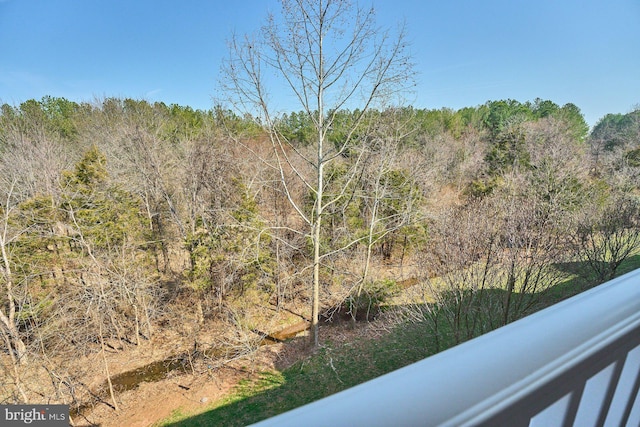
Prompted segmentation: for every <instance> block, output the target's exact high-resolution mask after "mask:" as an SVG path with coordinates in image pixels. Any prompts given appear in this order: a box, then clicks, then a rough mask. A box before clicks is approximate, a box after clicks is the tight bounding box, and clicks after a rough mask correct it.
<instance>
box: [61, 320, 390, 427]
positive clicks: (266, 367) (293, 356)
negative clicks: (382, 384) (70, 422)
mask: <svg viewBox="0 0 640 427" xmlns="http://www.w3.org/2000/svg"><path fill="white" fill-rule="evenodd" d="M376 334H379V330H378V329H377V328H375V327H372V324H370V323H366V322H359V323H357V324H352V323H346V322H344V323H342V324H339V325H335V326H323V327H322V328H321V337H322V345H326V343H338V342H339V343H346V342H349V341H356V337H358V338H366V337H367V336H373V335H376ZM307 339H308V337H307V336H299V337H298V338H295V339H292V340H289V341H286V342H280V343H275V344H271V345H264V346H261V347H260V348H259V349H258V350H257V351H256V352H255V353H253V354H249V355H246V356H244V357H241V358H238V359H236V360H233V361H231V362H229V363H227V364H225V365H223V366H221V367H218V368H215V369H207V368H206V366H202V362H199V363H198V366H197V367H196V369H195V370H193V371H191V372H186V373H185V372H174V373H171V374H169V375H168V376H167V377H166V378H164V379H161V380H159V381H153V382H142V383H141V384H140V385H139V386H138V387H136V388H135V389H132V390H128V391H125V392H121V393H118V395H117V401H118V405H119V411H115V410H114V409H113V408H112V407H111V406H109V405H108V404H106V403H109V402H110V401H109V399H108V398H106V399H105V403H102V404H98V405H96V406H95V407H94V408H93V409H92V410H90V411H86V412H85V413H84V414H83V415H77V416H76V417H75V418H74V423H75V425H76V426H97V425H99V426H102V427H119V426H131V427H143V426H150V425H154V424H156V423H158V422H160V421H161V420H165V419H167V418H170V417H174V418H175V417H177V418H181V415H182V414H197V413H201V412H203V411H205V410H207V409H208V408H209V407H210V406H211V404H212V403H213V402H216V401H219V400H220V399H223V398H224V397H225V396H227V395H229V393H230V392H231V391H232V390H233V389H234V388H235V387H237V386H238V384H240V383H241V382H243V381H252V380H253V379H256V378H258V377H259V376H260V374H261V373H263V372H265V371H276V370H277V371H280V370H283V369H286V368H288V367H290V366H291V365H293V364H294V363H296V362H299V361H301V360H303V359H305V358H307V357H309V356H310V355H311V354H312V350H311V349H310V347H309V346H308V345H307ZM130 357H131V354H125V353H123V354H122V358H123V359H125V358H130ZM110 363H111V364H113V365H114V366H115V365H117V364H118V362H117V360H116V359H111V361H110ZM122 363H123V364H124V363H125V360H123V361H122ZM115 374H117V372H114V375H115Z"/></svg>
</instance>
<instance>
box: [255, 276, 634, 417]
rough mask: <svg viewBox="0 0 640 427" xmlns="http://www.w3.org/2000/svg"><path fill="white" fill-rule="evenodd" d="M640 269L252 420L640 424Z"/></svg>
mask: <svg viewBox="0 0 640 427" xmlns="http://www.w3.org/2000/svg"><path fill="white" fill-rule="evenodd" d="M639 388H640V270H637V271H634V272H631V273H628V274H626V275H624V276H621V277H619V278H617V279H614V280H612V281H610V282H607V283H605V284H603V285H600V286H598V287H596V288H594V289H591V290H589V291H587V292H584V293H582V294H580V295H577V296H575V297H573V298H570V299H568V300H566V301H563V302H561V303H559V304H556V305H554V306H552V307H549V308H547V309H545V310H542V311H539V312H537V313H535V314H533V315H531V316H528V317H526V318H524V319H521V320H518V321H516V322H513V323H511V324H509V325H507V326H505V327H502V328H500V329H497V330H495V331H493V332H490V333H488V334H485V335H483V336H481V337H478V338H476V339H473V340H471V341H468V342H466V343H463V344H461V345H458V346H456V347H454V348H451V349H449V350H447V351H444V352H442V353H439V354H436V355H434V356H432V357H429V358H427V359H424V360H422V361H420V362H417V363H414V364H412V365H409V366H406V367H404V368H402V369H399V370H397V371H394V372H391V373H389V374H386V375H383V376H381V377H379V378H376V379H374V380H371V381H368V382H366V383H363V384H360V385H358V386H356V387H353V388H351V389H348V390H345V391H343V392H340V393H337V394H334V395H332V396H329V397H327V398H324V399H322V400H319V401H317V402H314V403H310V404H308V405H306V406H303V407H300V408H297V409H294V410H292V411H290V412H287V413H284V414H282V415H279V416H277V417H274V418H271V419H268V420H265V421H262V422H261V423H258V424H256V426H261V427H266V426H305V427H309V426H392V425H393V426H455V427H458V426H544V427H549V426H577V427H588V426H616V427H617V426H636V427H637V426H639V425H640V396H639V395H638V389H639Z"/></svg>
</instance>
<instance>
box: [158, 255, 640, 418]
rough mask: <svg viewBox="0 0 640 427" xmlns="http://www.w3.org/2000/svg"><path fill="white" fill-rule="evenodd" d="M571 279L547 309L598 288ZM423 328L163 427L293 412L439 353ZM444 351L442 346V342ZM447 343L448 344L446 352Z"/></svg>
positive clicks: (346, 351) (303, 366)
mask: <svg viewBox="0 0 640 427" xmlns="http://www.w3.org/2000/svg"><path fill="white" fill-rule="evenodd" d="M639 267H640V255H636V256H633V257H631V258H629V259H628V260H627V261H626V262H625V263H624V264H623V265H622V266H621V267H620V269H619V271H618V273H619V274H624V273H626V272H629V271H632V270H634V269H636V268H639ZM558 268H561V269H563V271H565V272H566V273H567V279H566V280H565V281H563V282H562V283H560V284H559V285H557V286H555V287H554V288H552V289H549V290H547V291H546V292H545V293H544V294H543V295H541V297H542V298H541V299H542V302H543V305H544V306H548V305H551V304H554V303H556V302H558V301H560V300H562V299H565V298H568V297H571V296H573V295H575V294H578V293H580V292H582V291H584V290H586V289H589V288H590V287H593V286H594V284H595V282H594V280H593V276H592V275H591V273H590V271H589V270H588V269H587V268H586V267H585V266H584V265H582V264H580V263H571V264H566V265H560V266H558ZM429 330H430V328H429V327H427V326H426V325H425V324H424V323H407V324H401V325H398V326H397V327H396V328H395V329H393V330H391V331H390V332H389V333H387V334H385V335H383V336H381V337H378V338H375V339H362V340H358V341H355V342H350V343H347V344H341V345H339V346H338V345H335V346H334V345H333V344H332V343H331V342H327V343H325V344H324V345H323V346H322V347H321V348H320V349H319V351H318V352H317V353H316V354H315V355H313V356H312V357H309V358H307V359H306V360H304V361H301V362H298V363H296V364H294V365H293V366H291V367H289V368H287V369H285V370H283V371H282V372H278V371H267V372H262V373H260V375H259V376H258V378H257V379H254V380H247V381H244V382H242V383H240V384H239V385H238V386H237V387H236V389H235V390H234V392H233V393H232V394H231V395H230V396H228V397H226V398H225V399H222V400H220V401H218V402H215V403H214V404H213V405H212V406H210V407H209V408H208V409H207V410H206V412H202V413H200V414H180V413H176V414H174V416H173V417H171V418H170V419H167V420H165V421H163V422H162V423H161V424H159V425H162V426H244V425H247V424H251V423H255V422H257V421H260V420H262V419H265V418H268V417H271V416H274V415H277V414H279V413H282V412H285V411H288V410H290V409H293V408H296V407H298V406H301V405H304V404H306V403H309V402H312V401H314V400H318V399H320V398H322V397H325V396H328V395H331V394H334V393H336V392H339V391H341V390H344V389H346V388H349V387H352V386H354V385H357V384H360V383H362V382H365V381H367V380H370V379H372V378H375V377H378V376H380V375H383V374H385V373H387V372H390V371H393V370H395V369H398V368H401V367H403V366H406V365H408V364H411V363H413V362H416V361H418V360H421V359H423V358H425V357H428V356H430V355H432V354H433V353H434V352H435V348H436V344H435V340H434V339H433V337H432V336H430V334H429ZM440 345H441V346H442V345H443V342H442V341H441V342H440ZM446 346H447V343H444V347H446Z"/></svg>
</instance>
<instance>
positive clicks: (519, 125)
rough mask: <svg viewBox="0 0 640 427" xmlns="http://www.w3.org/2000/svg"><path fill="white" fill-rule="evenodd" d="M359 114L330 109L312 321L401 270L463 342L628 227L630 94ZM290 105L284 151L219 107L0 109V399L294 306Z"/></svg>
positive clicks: (370, 299)
mask: <svg viewBox="0 0 640 427" xmlns="http://www.w3.org/2000/svg"><path fill="white" fill-rule="evenodd" d="M361 116H362V115H361V114H360V112H359V111H357V110H356V111H350V110H344V111H339V112H335V118H334V120H333V125H332V127H331V129H330V131H329V133H328V135H327V137H328V141H331V143H333V144H335V145H336V147H338V146H340V147H341V150H340V155H339V157H338V158H337V159H336V160H335V161H334V162H332V163H331V164H330V166H329V167H327V168H326V169H325V170H324V175H323V179H324V182H325V183H326V189H325V191H326V193H325V194H324V197H325V198H326V199H329V200H331V201H332V204H331V205H330V208H329V209H328V210H327V211H326V212H325V213H324V215H325V216H324V221H325V223H324V224H325V226H324V227H323V228H322V229H321V230H320V233H321V242H322V247H321V254H322V258H321V267H320V278H321V288H320V294H321V295H320V301H321V313H324V314H325V315H326V316H328V317H330V316H331V315H332V314H333V313H336V312H341V313H349V314H350V315H352V316H354V317H367V316H373V315H374V314H375V312H376V309H377V307H378V305H379V304H381V303H384V302H385V301H388V300H389V299H390V298H391V297H392V296H393V295H394V293H396V292H397V291H398V290H399V289H400V288H402V286H403V285H402V283H405V285H406V284H407V283H409V282H411V283H418V282H419V283H423V284H427V283H430V285H428V287H429V292H430V301H431V302H432V303H433V307H436V308H438V307H440V308H442V307H451V302H452V301H455V304H457V305H455V306H456V307H462V308H464V309H463V310H457V311H455V310H454V311H447V310H445V311H442V310H437V309H436V308H434V309H433V310H432V311H429V312H428V313H426V315H433V316H441V317H443V318H445V319H447V321H448V322H450V324H451V325H453V326H452V328H453V330H454V332H455V334H456V339H457V340H458V341H462V340H464V339H466V338H467V337H469V336H471V335H474V334H477V333H480V332H484V331H487V330H490V329H492V328H495V327H497V326H500V325H503V324H506V323H508V322H510V321H512V320H514V319H516V318H518V317H521V316H522V315H525V314H527V313H529V312H531V311H532V310H534V309H535V308H536V306H537V300H536V298H535V295H537V294H539V293H540V292H542V291H544V290H546V289H548V288H550V287H552V286H554V285H555V284H556V283H557V282H558V277H559V276H558V274H557V270H556V269H554V268H552V266H554V265H557V264H559V263H568V262H573V261H578V260H580V261H584V262H586V263H588V264H589V265H590V266H591V267H592V268H593V270H594V272H595V273H596V274H597V275H598V277H599V278H600V279H602V280H607V279H609V278H612V277H613V275H614V274H615V272H616V269H617V268H618V266H619V264H620V262H621V261H622V260H624V259H625V258H627V257H628V256H629V255H630V254H632V253H633V252H634V251H636V250H637V248H638V245H639V244H640V228H639V226H640V224H639V220H640V210H639V206H640V205H639V204H638V189H639V188H638V185H639V181H638V173H639V172H640V110H635V111H633V112H631V113H628V114H612V115H607V116H606V117H604V118H603V119H602V120H601V121H600V122H599V123H598V124H597V125H596V126H595V127H594V129H593V131H592V132H591V133H590V134H589V128H588V126H587V124H586V123H585V121H584V118H583V116H582V114H581V112H580V110H579V108H578V107H576V106H575V105H573V104H567V105H564V106H559V105H557V104H555V103H554V102H552V101H548V100H540V99H536V100H534V101H533V102H524V103H522V102H518V101H514V100H501V101H490V102H487V103H486V104H484V105H480V106H476V107H469V108H463V109H461V110H457V111H454V110H449V109H442V110H423V109H414V108H402V109H388V110H384V111H377V110H372V111H370V112H368V113H366V114H365V115H364V117H361ZM309 120H310V117H309V116H308V115H307V114H305V113H302V112H301V113H290V114H285V115H282V116H280V117H278V118H277V120H276V123H277V127H278V132H280V133H281V134H282V135H286V138H287V139H288V140H290V141H295V144H294V145H292V146H291V147H289V146H287V147H284V146H276V145H274V144H273V141H272V140H271V139H270V138H268V136H267V134H266V132H265V131H264V130H263V128H262V127H261V126H260V124H259V123H256V121H255V120H254V119H253V118H252V117H238V116H237V115H235V114H234V113H233V112H231V111H226V110H223V109H220V108H218V109H213V110H211V111H199V110H198V111H194V110H192V109H191V108H189V107H182V106H177V105H169V106H167V105H165V104H162V103H155V104H151V103H148V102H146V101H139V100H132V99H115V98H108V99H102V100H97V101H95V102H92V103H80V104H78V103H75V102H71V101H68V100H66V99H63V98H53V97H46V98H43V99H42V100H39V101H37V100H29V101H26V102H24V103H22V104H20V105H18V106H10V105H7V104H5V105H3V106H2V107H1V114H0V170H1V171H2V174H0V201H1V206H0V249H1V255H2V257H1V260H0V273H1V275H0V287H1V294H0V331H2V338H3V339H2V347H1V348H2V355H0V371H1V372H2V376H3V378H6V379H7V380H5V381H3V382H2V384H1V386H0V387H2V388H1V389H0V401H1V402H3V403H18V402H33V401H40V399H41V396H43V395H47V396H55V399H56V401H59V402H64V403H73V402H77V401H78V399H79V398H78V393H80V392H79V391H78V390H79V386H78V381H79V378H80V377H81V373H79V372H77V371H76V370H75V369H74V363H75V362H76V360H77V359H78V358H80V357H82V356H84V355H87V354H98V353H102V354H103V355H104V353H105V351H106V350H105V349H114V351H115V350H117V351H126V349H127V348H130V347H133V346H137V345H139V344H140V342H141V341H151V342H153V340H155V339H159V338H160V337H162V338H163V339H165V338H166V337H167V336H171V337H176V339H180V337H182V338H184V339H185V342H187V341H189V340H191V341H193V340H194V338H193V337H195V336H196V335H197V334H198V333H200V332H202V331H203V330H204V329H209V330H208V331H207V333H209V334H212V335H216V337H218V338H216V339H220V340H224V341H225V342H228V343H231V344H233V345H236V344H237V343H246V342H248V341H251V339H253V338H251V339H250V338H247V337H248V336H253V335H255V336H256V337H258V338H259V334H255V333H254V332H255V331H261V332H270V331H272V330H274V329H275V328H277V327H278V322H279V320H277V319H280V318H278V317H277V316H278V315H279V314H278V313H282V312H286V311H291V312H294V313H297V314H298V315H299V316H300V317H303V318H307V319H308V318H309V317H310V310H311V306H310V301H311V295H310V292H311V287H310V283H311V276H312V266H313V262H312V257H313V253H312V246H311V236H310V235H309V229H308V228H305V225H304V224H303V223H302V221H301V219H300V218H305V217H309V218H311V217H313V215H314V204H315V199H314V193H313V192H312V191H310V190H309V188H308V187H307V186H306V184H305V181H304V179H299V180H295V179H291V178H292V177H293V176H294V174H298V175H299V176H301V177H303V178H304V177H305V176H306V177H311V176H312V175H313V174H314V173H315V172H316V171H315V170H314V168H313V165H311V164H309V163H307V162H305V160H304V158H305V157H304V156H305V154H307V153H308V151H309V150H311V149H313V144H312V138H313V135H312V129H313V126H312V124H311V123H310V122H309ZM353 123H357V127H356V128H355V129H356V131H355V133H353V134H349V135H345V132H346V130H347V129H352V124H353ZM345 141H348V142H349V145H348V147H346V149H343V148H342V147H343V145H344V142H345ZM283 159H286V161H283ZM284 185H286V188H284V187H283V186H284ZM292 202H294V203H292ZM296 209H297V210H299V211H296ZM436 277H437V278H438V279H437V280H430V279H433V278H436ZM406 279H410V280H409V282H407V281H406ZM402 281H404V282H402ZM491 289H499V290H500V291H501V292H500V293H491V292H482V291H486V290H491ZM474 313H482V315H481V316H480V315H474ZM254 338H255V337H254ZM196 342H197V340H196ZM251 342H253V341H251ZM242 345H244V344H242ZM249 347H250V346H249ZM42 372H46V374H45V377H46V378H48V379H49V380H50V383H49V384H43V383H42V382H41V379H42V378H43V377H42V375H41V374H42ZM105 376H106V377H108V376H109V370H108V364H107V363H106V359H105Z"/></svg>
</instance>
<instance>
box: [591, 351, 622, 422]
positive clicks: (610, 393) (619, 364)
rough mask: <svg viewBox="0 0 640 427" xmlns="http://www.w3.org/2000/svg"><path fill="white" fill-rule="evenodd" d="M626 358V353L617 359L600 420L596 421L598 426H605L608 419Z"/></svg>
mask: <svg viewBox="0 0 640 427" xmlns="http://www.w3.org/2000/svg"><path fill="white" fill-rule="evenodd" d="M626 359H627V355H626V354H625V355H624V356H623V357H622V358H620V359H618V360H616V364H615V366H614V368H613V372H612V373H611V378H610V379H609V385H608V386H607V393H606V394H605V395H604V400H603V401H602V406H600V414H599V415H598V421H597V423H596V425H597V426H603V425H604V422H605V420H606V419H607V415H608V414H609V408H610V407H611V401H612V400H613V394H614V393H615V392H616V387H617V386H618V381H619V380H620V374H621V373H622V368H623V367H624V362H625V360H626Z"/></svg>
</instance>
